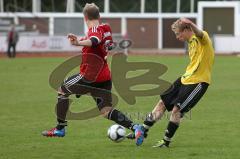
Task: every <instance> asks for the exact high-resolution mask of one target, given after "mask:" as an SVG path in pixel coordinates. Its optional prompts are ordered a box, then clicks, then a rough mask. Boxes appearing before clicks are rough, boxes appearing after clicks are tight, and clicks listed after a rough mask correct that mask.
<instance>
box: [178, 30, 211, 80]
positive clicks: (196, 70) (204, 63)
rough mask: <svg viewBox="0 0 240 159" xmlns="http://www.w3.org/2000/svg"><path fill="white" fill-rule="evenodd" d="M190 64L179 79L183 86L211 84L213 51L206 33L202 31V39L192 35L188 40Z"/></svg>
mask: <svg viewBox="0 0 240 159" xmlns="http://www.w3.org/2000/svg"><path fill="white" fill-rule="evenodd" d="M188 52H189V58H190V63H189V64H188V66H187V69H186V72H185V74H184V75H183V76H182V78H181V82H182V83H183V84H196V83H200V82H206V83H208V84H210V82H211V71H212V66H213V61H214V49H213V46H212V42H211V40H210V38H209V36H208V33H207V32H205V31H203V37H202V38H200V37H197V36H196V35H192V37H191V38H190V39H189V40H188Z"/></svg>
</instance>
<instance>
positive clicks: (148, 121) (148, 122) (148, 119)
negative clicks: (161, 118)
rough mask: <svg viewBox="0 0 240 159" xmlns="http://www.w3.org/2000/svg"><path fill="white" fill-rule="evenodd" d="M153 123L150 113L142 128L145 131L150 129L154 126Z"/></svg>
mask: <svg viewBox="0 0 240 159" xmlns="http://www.w3.org/2000/svg"><path fill="white" fill-rule="evenodd" d="M154 123H155V121H154V119H153V114H152V113H150V114H148V116H147V117H146V119H145V120H144V122H143V126H144V128H145V129H146V130H148V129H150V127H152V126H153V125H154Z"/></svg>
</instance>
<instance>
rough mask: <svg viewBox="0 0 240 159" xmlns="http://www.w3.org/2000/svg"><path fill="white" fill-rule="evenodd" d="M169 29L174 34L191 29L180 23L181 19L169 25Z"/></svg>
mask: <svg viewBox="0 0 240 159" xmlns="http://www.w3.org/2000/svg"><path fill="white" fill-rule="evenodd" d="M171 29H172V31H173V32H174V33H179V32H182V31H183V30H184V29H190V30H191V27H190V26H189V25H187V24H184V23H182V22H181V19H178V20H177V21H175V22H174V23H173V24H172V25H171Z"/></svg>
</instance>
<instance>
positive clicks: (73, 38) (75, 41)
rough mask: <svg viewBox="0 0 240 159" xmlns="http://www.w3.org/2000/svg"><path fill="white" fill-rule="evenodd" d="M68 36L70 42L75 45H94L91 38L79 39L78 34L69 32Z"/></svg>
mask: <svg viewBox="0 0 240 159" xmlns="http://www.w3.org/2000/svg"><path fill="white" fill-rule="evenodd" d="M67 38H68V39H69V41H70V43H71V44H72V45H75V46H89V47H91V46H92V41H91V40H90V39H86V40H78V38H77V36H76V35H74V34H72V33H70V34H68V35H67Z"/></svg>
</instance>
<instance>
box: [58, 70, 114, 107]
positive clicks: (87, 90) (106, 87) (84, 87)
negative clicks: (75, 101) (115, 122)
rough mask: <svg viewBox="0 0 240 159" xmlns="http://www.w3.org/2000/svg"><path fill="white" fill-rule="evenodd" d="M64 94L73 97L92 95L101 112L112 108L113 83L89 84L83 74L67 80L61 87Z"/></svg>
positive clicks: (109, 81)
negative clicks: (103, 109) (106, 108)
mask: <svg viewBox="0 0 240 159" xmlns="http://www.w3.org/2000/svg"><path fill="white" fill-rule="evenodd" d="M61 89H62V91H63V92H64V93H66V94H68V95H71V94H76V95H79V96H81V95H84V94H90V95H91V96H92V97H93V99H94V100H95V101H96V104H97V106H98V108H99V110H101V109H102V108H103V107H106V106H112V94H111V89H112V81H111V80H108V81H104V82H89V81H87V80H86V79H84V77H83V76H82V75H81V74H76V75H73V76H70V77H69V78H67V79H66V80H65V81H64V83H63V84H62V86H61Z"/></svg>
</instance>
